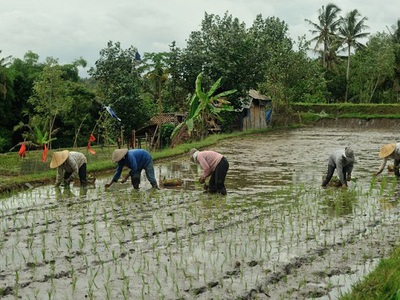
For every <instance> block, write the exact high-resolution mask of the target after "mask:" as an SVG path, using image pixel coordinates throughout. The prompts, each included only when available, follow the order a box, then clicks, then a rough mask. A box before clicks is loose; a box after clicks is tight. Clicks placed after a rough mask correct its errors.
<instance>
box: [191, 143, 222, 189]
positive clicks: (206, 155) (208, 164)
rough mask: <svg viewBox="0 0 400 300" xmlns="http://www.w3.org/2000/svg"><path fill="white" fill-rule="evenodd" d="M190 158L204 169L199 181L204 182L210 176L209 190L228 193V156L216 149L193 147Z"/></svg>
mask: <svg viewBox="0 0 400 300" xmlns="http://www.w3.org/2000/svg"><path fill="white" fill-rule="evenodd" d="M189 156H190V160H191V161H192V162H194V163H197V164H199V165H200V166H201V168H202V169H203V175H201V177H200V179H199V181H200V183H204V182H205V181H206V178H207V177H209V176H211V177H210V180H209V183H208V189H207V191H208V192H209V193H219V194H221V195H226V188H225V177H226V173H228V169H229V163H228V160H227V159H226V157H224V156H223V155H222V154H220V153H218V152H215V151H210V150H209V151H198V150H197V149H195V148H193V149H191V150H190V151H189Z"/></svg>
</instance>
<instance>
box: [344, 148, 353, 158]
mask: <svg viewBox="0 0 400 300" xmlns="http://www.w3.org/2000/svg"><path fill="white" fill-rule="evenodd" d="M344 157H346V158H347V159H349V160H354V151H353V149H351V148H350V147H346V148H345V150H344Z"/></svg>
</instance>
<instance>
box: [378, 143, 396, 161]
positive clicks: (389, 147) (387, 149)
mask: <svg viewBox="0 0 400 300" xmlns="http://www.w3.org/2000/svg"><path fill="white" fill-rule="evenodd" d="M394 149H396V144H385V145H382V147H381V150H380V151H379V154H378V156H379V158H384V157H388V156H389V155H390V154H392V153H393V151H394Z"/></svg>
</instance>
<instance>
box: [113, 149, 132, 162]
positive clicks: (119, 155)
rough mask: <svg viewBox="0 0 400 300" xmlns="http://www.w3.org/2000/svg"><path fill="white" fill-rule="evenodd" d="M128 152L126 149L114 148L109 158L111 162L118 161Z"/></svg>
mask: <svg viewBox="0 0 400 300" xmlns="http://www.w3.org/2000/svg"><path fill="white" fill-rule="evenodd" d="M126 153H128V149H116V150H114V152H113V154H112V156H111V160H112V162H113V163H117V162H119V161H120V160H121V159H123V158H124V156H125V155H126Z"/></svg>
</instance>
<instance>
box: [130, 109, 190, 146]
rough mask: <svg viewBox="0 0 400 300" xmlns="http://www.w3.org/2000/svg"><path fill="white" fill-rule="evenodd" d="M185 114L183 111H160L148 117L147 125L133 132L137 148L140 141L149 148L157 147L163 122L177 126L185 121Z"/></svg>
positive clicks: (140, 144)
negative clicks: (160, 112)
mask: <svg viewBox="0 0 400 300" xmlns="http://www.w3.org/2000/svg"><path fill="white" fill-rule="evenodd" d="M186 116H187V114H184V113H162V114H158V115H155V116H154V117H152V118H151V119H150V122H149V124H148V125H146V126H144V127H142V128H140V129H138V130H137V131H136V132H135V138H136V141H137V145H138V146H139V148H141V146H142V142H145V143H146V146H147V147H148V148H150V149H158V148H159V147H160V134H159V133H160V127H161V125H163V124H173V125H174V126H177V125H178V124H179V123H181V122H183V121H185V119H186Z"/></svg>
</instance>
